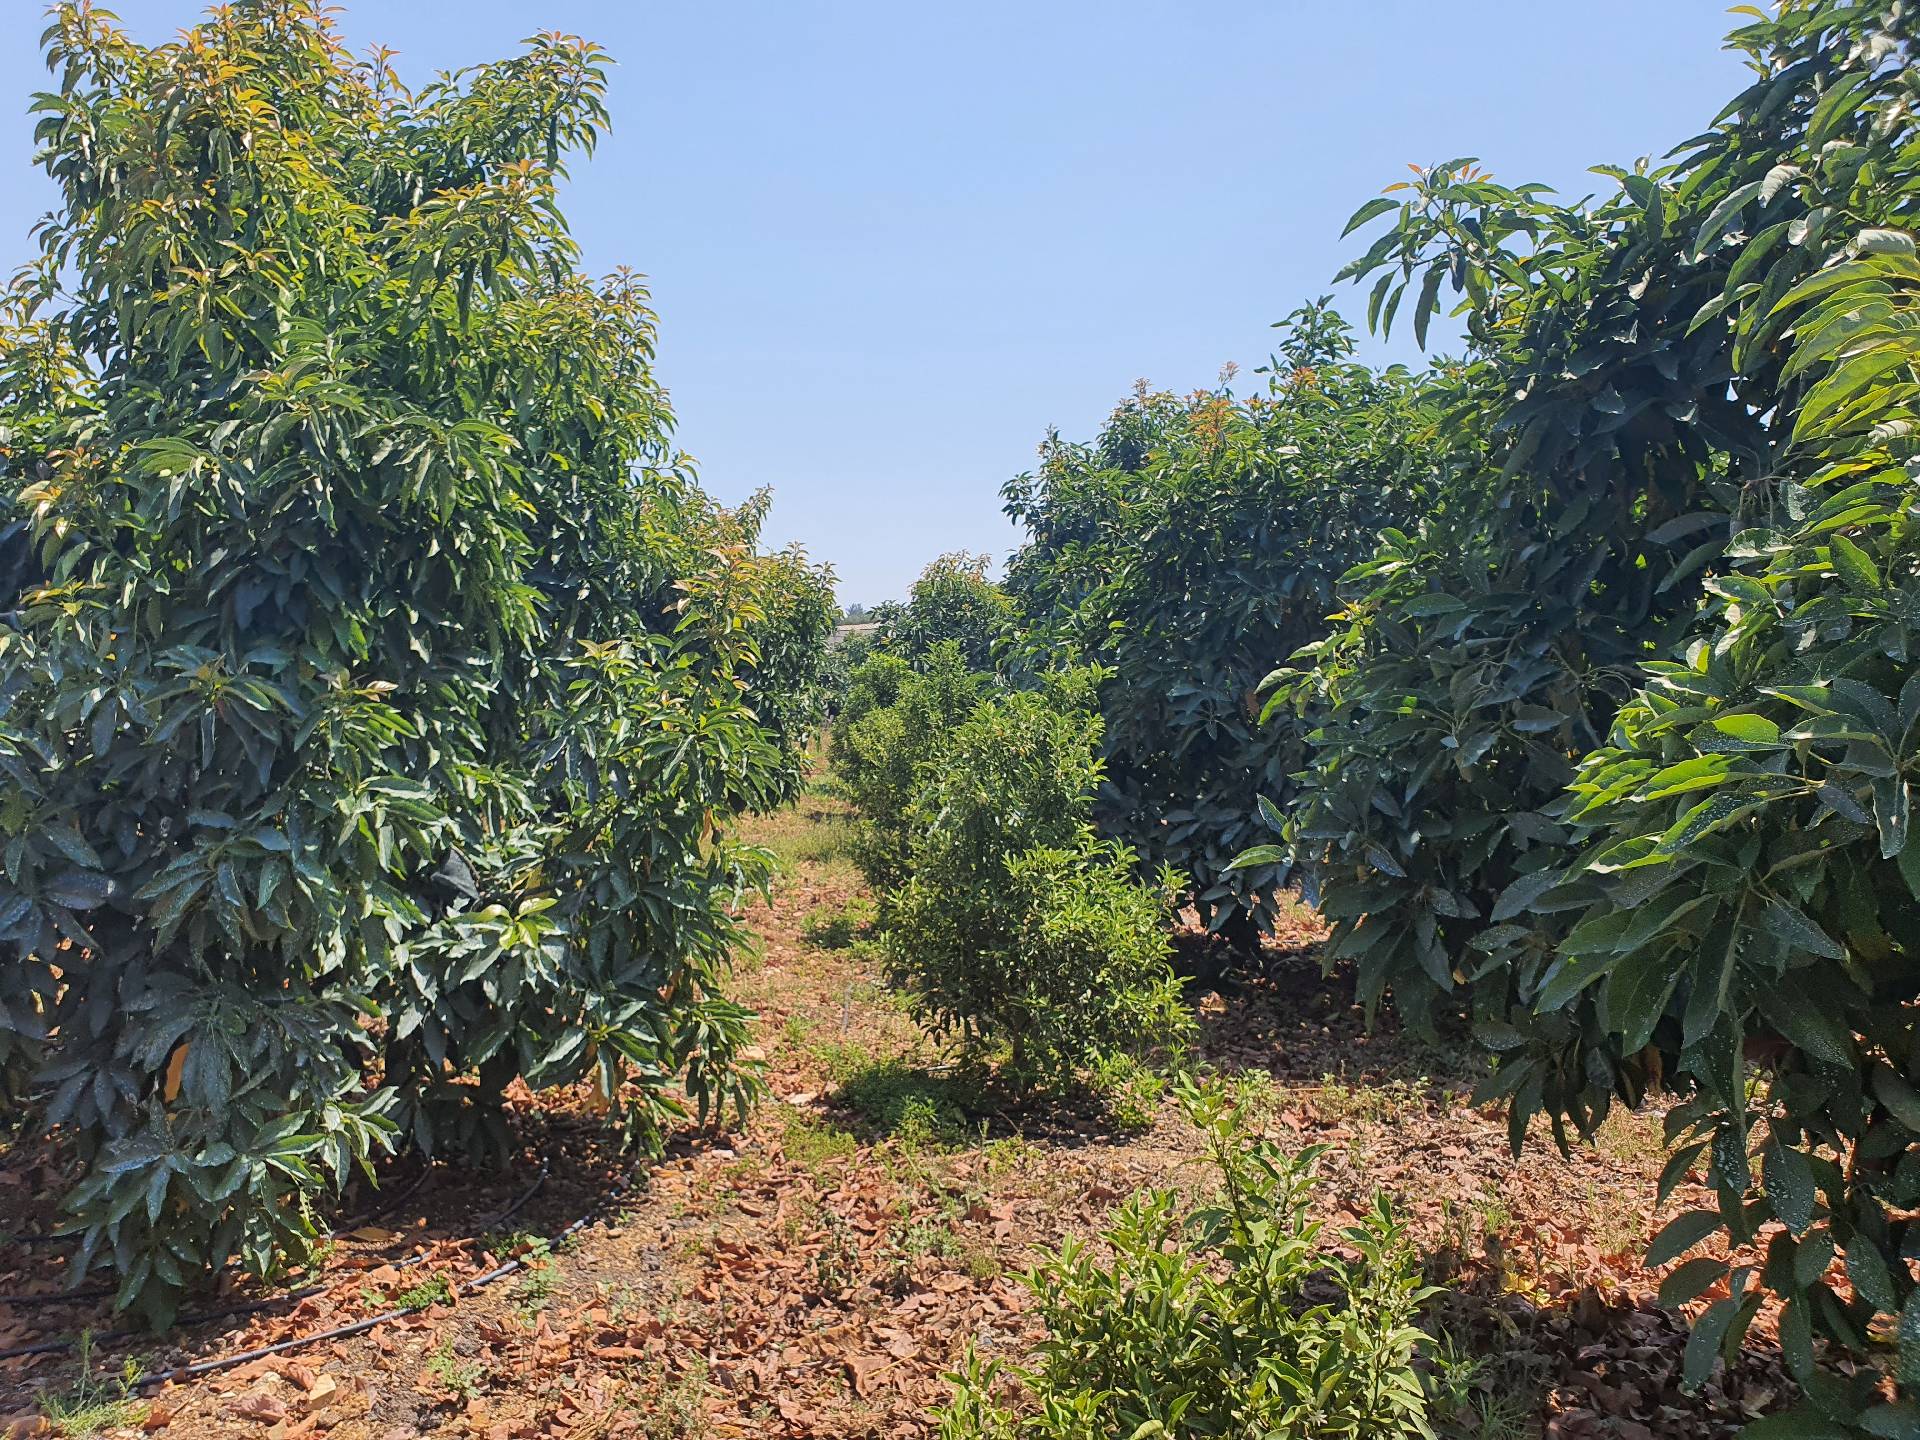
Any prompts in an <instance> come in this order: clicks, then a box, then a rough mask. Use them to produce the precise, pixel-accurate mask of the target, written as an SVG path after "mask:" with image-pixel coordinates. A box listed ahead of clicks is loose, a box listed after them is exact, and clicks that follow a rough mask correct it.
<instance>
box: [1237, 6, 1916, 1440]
mask: <svg viewBox="0 0 1920 1440" xmlns="http://www.w3.org/2000/svg"><path fill="white" fill-rule="evenodd" d="M1750 13H1751V14H1753V16H1754V17H1755V18H1754V19H1753V20H1752V23H1750V24H1744V25H1743V26H1742V28H1741V29H1739V30H1738V31H1736V32H1735V34H1734V36H1733V40H1732V43H1733V44H1734V45H1735V46H1736V47H1738V48H1739V49H1741V50H1743V51H1744V52H1746V53H1747V54H1748V56H1749V57H1750V59H1751V61H1752V66H1753V70H1754V72H1755V74H1754V80H1753V83H1752V84H1751V85H1750V86H1749V87H1748V88H1747V89H1746V90H1745V91H1743V92H1742V93H1741V94H1740V95H1738V96H1737V97H1735V99H1734V100H1733V101H1732V102H1731V103H1729V104H1728V106H1727V107H1726V108H1725V109H1724V110H1723V111H1722V112H1721V114H1720V115H1719V116H1718V117H1717V118H1716V120H1715V121H1714V123H1713V124H1712V126H1711V127H1710V128H1709V129H1708V130H1707V131H1706V132H1704V133H1703V134H1702V135H1701V136H1699V137H1697V138H1695V139H1694V140H1691V141H1689V142H1687V143H1686V144H1684V145H1682V146H1681V147H1680V148H1679V149H1678V150H1677V151H1676V152H1675V157H1676V158H1674V159H1673V161H1672V162H1671V163H1670V164H1668V165H1665V166H1662V167H1659V168H1652V167H1647V166H1644V165H1643V166H1637V167H1635V168H1633V169H1631V170H1623V171H1618V172H1613V173H1614V174H1615V178H1616V179H1617V180H1618V181H1619V185H1620V191H1619V193H1618V195H1616V196H1613V197H1610V198H1609V199H1606V200H1604V201H1602V202H1600V203H1599V204H1597V205H1581V206H1571V207H1568V206H1559V205H1553V204H1549V203H1547V202H1545V201H1544V200H1542V199H1541V198H1540V197H1539V195H1538V194H1537V192H1536V190H1535V189H1534V188H1533V187H1518V188H1508V187H1503V186H1499V185H1496V184H1494V183H1493V182H1492V181H1491V180H1489V179H1488V178H1486V177H1485V176H1484V175H1482V174H1480V173H1478V172H1477V171H1476V170H1474V169H1472V168H1470V167H1466V166H1463V165H1461V164H1449V165H1443V166H1440V167H1436V168H1435V169H1434V170H1431V171H1426V172H1422V173H1421V175H1420V176H1419V177H1418V178H1417V179H1416V181H1415V182H1414V183H1413V184H1412V185H1410V186H1408V187H1404V188H1403V189H1402V190H1401V193H1402V194H1403V195H1404V196H1405V198H1403V199H1402V198H1396V197H1395V196H1385V197H1382V198H1381V199H1380V200H1377V201H1375V202H1373V203H1372V204H1370V205H1369V206H1368V207H1366V208H1365V209H1363V210H1362V212H1361V213H1360V215H1359V216H1357V217H1356V223H1365V222H1366V221H1368V220H1370V219H1373V218H1375V217H1379V216H1386V215H1392V216H1393V217H1394V218H1393V223H1392V224H1391V226H1390V227H1389V228H1388V230H1387V231H1386V233H1384V234H1383V235H1382V236H1381V237H1380V239H1379V240H1378V241H1377V242H1376V243H1375V245H1374V246H1373V248H1372V249H1371V250H1370V251H1369V253H1368V254H1367V255H1366V256H1365V257H1363V258H1362V259H1361V260H1360V261H1358V262H1357V263H1356V265H1355V267H1354V270H1355V271H1356V273H1371V272H1375V271H1377V272H1379V276H1378V279H1377V281H1376V289H1375V291H1374V295H1375V302H1374V303H1375V307H1376V310H1377V312H1378V314H1379V316H1380V318H1381V321H1382V323H1386V322H1387V321H1388V320H1389V319H1390V317H1391V315H1392V313H1393V310H1394V307H1395V306H1396V305H1397V303H1398V301H1399V299H1400V298H1401V297H1402V296H1404V295H1405V294H1406V293H1407V291H1408V290H1410V289H1411V290H1413V291H1414V293H1415V295H1416V299H1415V302H1414V303H1415V312H1414V314H1415V320H1416V324H1418V323H1420V322H1421V321H1422V320H1423V319H1424V317H1425V316H1427V315H1428V314H1430V313H1431V311H1432V309H1433V307H1434V306H1435V304H1436V303H1437V301H1438V297H1439V296H1440V294H1441V293H1442V291H1443V290H1444V289H1445V288H1447V287H1449V286H1452V287H1453V288H1454V289H1455V290H1456V291H1457V292H1458V293H1459V294H1460V295H1461V297H1462V299H1461V303H1462V306H1463V308H1464V310H1465V312H1466V314H1467V317H1468V331H1469V336H1470V338H1471V340H1472V342H1473V345H1474V354H1473V357H1472V361H1471V363H1470V364H1469V366H1468V367H1466V369H1465V370H1464V371H1463V372H1462V375H1461V377H1460V379H1461V383H1460V385H1459V386H1458V387H1457V390H1456V393H1455V395H1454V396H1453V397H1452V399H1451V402H1450V403H1451V404H1452V406H1453V410H1452V413H1453V415H1454V416H1455V420H1454V423H1455V424H1457V425H1458V426H1459V427H1460V428H1461V429H1462V430H1463V431H1466V432H1477V433H1478V434H1480V435H1481V436H1483V437H1484V444H1485V446H1486V450H1487V456H1488V461H1489V462H1490V463H1486V464H1469V465H1465V466H1462V467H1459V468H1458V469H1457V470H1455V471H1453V472H1451V473H1450V478H1449V479H1448V481H1447V483H1446V484H1445V485H1444V486H1443V487H1442V489H1441V491H1440V494H1439V497H1438V503H1437V504H1436V506H1435V507H1434V513H1433V515H1432V516H1431V517H1430V518H1429V519H1428V520H1427V521H1426V522H1425V523H1424V524H1423V525H1421V526H1420V527H1417V528H1410V529H1409V530H1407V531H1406V532H1404V533H1396V534H1394V535H1392V536H1390V537H1388V539H1387V542H1386V543H1385V544H1384V545H1383V546H1382V548H1381V550H1380V552H1379V554H1378V555H1376V556H1375V558H1374V559H1373V560H1372V561H1370V562H1369V563H1368V564H1366V565H1364V566H1361V567H1358V568H1357V569H1356V570H1355V571H1354V572H1353V573H1352V574H1351V575H1350V576H1349V577H1348V580H1347V582H1346V584H1345V586H1344V587H1343V588H1344V589H1345V590H1346V593H1347V595H1348V597H1349V605H1348V620H1347V621H1346V623H1345V624H1344V625H1343V627H1342V628H1341V629H1340V630H1339V631H1338V632H1336V634H1335V635H1334V636H1333V637H1331V638H1330V639H1329V640H1327V641H1326V642H1323V643H1321V644H1319V645H1317V646H1314V647H1309V648H1308V649H1307V650H1306V651H1304V652H1302V654H1301V655H1300V656H1298V657H1296V661H1295V664H1294V666H1293V667H1291V669H1290V670H1288V671H1287V672H1285V673H1283V674H1282V675H1281V676H1280V677H1279V680H1278V682H1277V683H1278V693H1277V699H1276V702H1275V703H1276V705H1277V706H1281V707H1289V708H1290V709H1291V711H1292V713H1293V714H1295V715H1296V716H1301V717H1305V718H1307V719H1308V720H1310V721H1312V722H1315V723H1316V724H1317V728H1316V730H1315V731H1314V743H1315V746H1316V758H1315V762H1314V764H1313V766H1312V769H1311V772H1310V774H1309V776H1308V777H1307V781H1306V786H1307V790H1306V796H1305V800H1304V803H1303V804H1302V805H1301V806H1300V808H1299V809H1298V811H1297V813H1296V814H1295V816H1294V817H1292V819H1291V821H1290V822H1289V826H1288V834H1289V837H1290V839H1291V841H1292V845H1293V850H1292V853H1293V854H1294V855H1295V857H1296V858H1299V859H1301V860H1303V861H1304V862H1305V863H1306V864H1307V865H1308V866H1309V868H1310V870H1311V872H1312V874H1313V877H1314V879H1315V880H1316V881H1317V884H1318V893H1319V895H1320V896H1321V899H1322V903H1323V906H1324V908H1325V909H1326V910H1327V912H1328V914H1329V916H1330V917H1331V918H1332V919H1333V920H1334V921H1335V938H1334V941H1333V943H1332V945H1331V947H1330V952H1329V953H1330V954H1331V955H1333V956H1335V957H1340V956H1347V957H1351V958H1353V959H1354V960H1355V961H1356V962H1357V964H1358V968H1359V973H1360V977H1361V983H1362V988H1363V994H1364V995H1365V997H1366V998H1367V999H1369V1000H1370V1001H1371V1000H1374V999H1377V998H1378V997H1379V995H1380V994H1381V993H1382V991H1383V990H1384V989H1390V990H1391V992H1392V995H1393V998H1394V1001H1395V1003H1396V1004H1397V1005H1398V1006H1400V1007H1401V1008H1402V1009H1404V1010H1407V1011H1409V1012H1411V1013H1412V1014H1414V1015H1415V1016H1416V1018H1418V1017H1420V1016H1423V1015H1425V1014H1427V1013H1429V1012H1430V1011H1432V1010H1433V1009H1434V1008H1436V1007H1437V1006H1439V1005H1442V1004H1445V1005H1454V1004H1470V1007H1471V1010H1472V1012H1473V1014H1474V1016H1475V1019H1476V1022H1477V1024H1476V1028H1477V1031H1478V1033H1479V1035H1480V1037H1481V1038H1482V1039H1483V1040H1484V1041H1485V1043H1486V1044H1488V1045H1489V1046H1490V1047H1492V1048H1493V1049H1494V1050H1495V1051H1496V1052H1497V1053H1498V1056H1499V1063H1498V1068H1497V1070H1496V1071H1495V1074H1494V1077H1493V1080H1492V1082H1491V1084H1490V1086H1489V1087H1488V1093H1489V1094H1491V1095H1504V1096H1507V1097H1509V1098H1510V1100H1511V1116H1512V1123H1513V1136H1514V1141H1515V1144H1516V1146H1517V1145H1518V1144H1519V1143H1520V1142H1521V1140H1522V1138H1523V1136H1524V1135H1525V1133H1526V1128H1527V1123H1528V1121H1529V1118H1530V1117H1532V1116H1534V1115H1537V1114H1541V1113H1543V1112H1544V1113H1545V1114H1546V1115H1547V1116H1548V1117H1549V1118H1550V1120H1551V1122H1552V1124H1553V1126H1554V1128H1555V1130H1556V1133H1557V1134H1559V1135H1560V1137H1561V1139H1562V1143H1565V1142H1566V1139H1567V1127H1568V1126H1569V1125H1570V1126H1572V1127H1574V1128H1577V1129H1579V1130H1580V1131H1582V1132H1589V1133H1590V1132H1591V1131H1592V1129H1593V1128H1594V1127H1595V1126H1597V1125H1598V1123H1599V1122H1600V1120H1601V1119H1603V1118H1604V1117H1605V1115H1606V1114H1607V1111H1608V1108H1609V1106H1610V1105H1611V1104H1612V1103H1614V1102H1615V1101H1616V1100H1619V1099H1624V1100H1627V1101H1629V1102H1632V1101H1636V1100H1638V1099H1639V1098H1640V1096H1641V1095H1642V1094H1644V1093H1645V1092H1646V1091H1647V1090H1649V1089H1650V1088H1652V1087H1656V1086H1660V1087H1665V1088H1667V1089H1670V1090H1674V1091H1677V1092H1679V1095H1680V1097H1681V1102H1682V1103H1681V1104H1680V1105H1679V1106H1678V1107H1677V1108H1675V1109H1674V1110H1673V1111H1671V1112H1670V1114H1669V1117H1668V1127H1667V1128H1668V1135H1669V1140H1670V1142H1671V1144H1672V1146H1673V1154H1672V1157H1671V1161H1670V1163H1669V1165H1668V1167H1667V1174H1666V1177H1665V1180H1664V1182H1663V1190H1664V1189H1669V1188H1671V1187H1672V1186H1673V1185H1674V1184H1676V1183H1678V1181H1679V1180H1680V1179H1681V1178H1682V1177H1683V1176H1685V1175H1687V1174H1688V1173H1689V1172H1690V1171H1691V1170H1692V1169H1693V1168H1694V1167H1701V1168H1703V1169H1704V1171H1705V1174H1706V1178H1707V1180H1708V1182H1709V1183H1710V1185H1711V1187H1712V1189H1713V1190H1714V1192H1715V1194H1716V1197H1717V1204H1716V1205H1715V1207H1714V1208H1711V1209H1705V1210H1699V1211H1694V1212H1689V1213H1686V1214H1682V1215H1680V1216H1678V1217H1676V1218H1675V1219H1673V1220H1672V1221H1671V1223H1670V1224H1669V1225H1668V1226H1667V1227H1666V1228H1665V1229H1664V1230H1663V1231H1662V1232H1661V1235H1660V1236H1659V1238H1658V1239H1657V1240H1656V1241H1655V1243H1654V1247H1653V1251H1652V1255H1651V1257H1650V1258H1652V1259H1653V1260H1654V1261H1655V1262H1657V1263H1665V1262H1667V1261H1671V1260H1675V1259H1679V1258H1681V1257H1683V1256H1686V1255H1687V1253H1688V1252H1689V1251H1690V1250H1692V1248H1693V1247H1694V1246H1696V1245H1697V1244H1699V1243H1700V1242H1702V1241H1704V1240H1706V1239H1707V1238H1708V1237H1709V1236H1710V1235H1713V1234H1714V1233H1715V1232H1716V1231H1720V1232H1724V1234H1725V1237H1726V1238H1727V1239H1728V1240H1729V1241H1730V1242H1731V1245H1732V1252H1731V1253H1732V1260H1731V1261H1730V1262H1729V1261H1723V1260H1720V1259H1716V1258H1710V1257H1706V1256H1698V1257H1695V1258H1692V1259H1689V1260H1687V1261H1686V1263H1684V1264H1682V1265H1680V1266H1679V1267H1678V1268H1677V1269H1675V1270H1674V1271H1673V1272H1672V1274H1671V1275H1670V1276H1669V1277H1668V1278H1667V1281H1666V1283H1665V1284H1664V1285H1663V1287H1662V1293H1663V1296H1664V1298H1666V1299H1667V1300H1668V1301H1669V1302H1670V1303H1680V1302H1684V1301H1689V1300H1692V1299H1694V1298H1696V1297H1699V1296H1702V1295H1711V1296H1712V1300H1711V1303H1710V1304H1709V1305H1708V1306H1707V1307H1706V1308H1705V1310H1704V1311H1703V1313H1702V1314H1701V1315H1700V1316H1699V1318H1698V1320H1697V1322H1696V1325H1695V1329H1694V1335H1693V1339H1692V1341H1691V1342H1690V1344H1689V1347H1688V1354H1687V1358H1686V1366H1685V1369H1686V1375H1687V1379H1688V1380H1689V1382H1690V1383H1698V1382H1700V1381H1701V1380H1703V1379H1704V1378H1705V1377H1706V1375H1707V1374H1708V1373H1709V1372H1710V1370H1711V1368H1712V1366H1713V1364H1714V1361H1715V1359H1716V1357H1717V1356H1719V1355H1723V1354H1727V1353H1730V1352H1731V1351H1732V1349H1733V1348H1734V1347H1737V1346H1738V1345H1739V1343H1740V1341H1741V1339H1742V1337H1743V1336H1744V1335H1745V1334H1746V1332H1747V1329H1748V1327H1749V1326H1750V1324H1751V1323H1752V1321H1753V1320H1754V1319H1755V1317H1756V1316H1757V1315H1758V1314H1759V1313H1760V1310H1761V1307H1762V1304H1763V1301H1764V1299H1765V1297H1766V1295H1767V1294H1768V1293H1772V1294H1775V1295H1777V1296H1780V1297H1782V1298H1784V1299H1785V1301H1786V1304H1785V1307H1784V1309H1783V1310H1782V1312H1781V1315H1780V1337H1781V1343H1782V1347H1783V1349H1784V1351H1785V1353H1786V1357H1787V1361H1788V1365H1789V1367H1790V1369H1791V1370H1792V1371H1793V1373H1794V1375H1795V1377H1796V1379H1798V1380H1799V1381H1800V1383H1801V1384H1802V1385H1803V1386H1804V1387H1805V1389H1806V1392H1807V1405H1806V1407H1804V1408H1803V1409H1801V1410H1800V1411H1798V1412H1795V1413H1793V1414H1791V1415H1785V1416H1781V1417H1778V1418H1777V1419H1776V1420H1772V1421H1768V1422H1763V1424H1762V1425H1760V1426H1757V1427H1754V1430H1753V1431H1750V1432H1749V1433H1756V1434H1757V1433H1760V1432H1768V1433H1776V1434H1780V1435H1796V1436H1798V1435H1822V1436H1825V1435H1880V1436H1885V1435H1904V1434H1910V1433H1914V1432H1915V1429H1916V1426H1920V1342H1917V1341H1916V1338H1915V1337H1916V1336H1920V1298H1916V1297H1917V1296H1920V1286H1917V1285H1916V1283H1915V1280H1914V1277H1913V1272H1912V1268H1911V1260H1910V1257H1911V1256H1912V1255H1913V1254H1914V1253H1916V1232H1915V1231H1914V1230H1913V1222H1912V1219H1911V1216H1912V1213H1913V1211H1914V1208H1915V1206H1916V1204H1920V1104H1916V1103H1915V1096H1916V1094H1920V1091H1917V1090H1916V1082H1917V1081H1920V1047H1916V1044H1915V1039H1914V1033H1913V1010H1914V1005H1915V1002H1916V1000H1917V999H1920V983H1916V973H1917V972H1916V968H1915V967H1916V945H1917V944H1920V868H1916V867H1917V865H1920V862H1916V860H1915V859H1914V854H1913V848H1912V846H1911V845H1910V844H1909V841H1908V836H1909V834H1910V832H1911V830H1912V822H1913V811H1914V779H1915V774H1916V769H1915V767H1916V765H1917V764H1920V760H1916V751H1915V744H1916V739H1917V738H1920V736H1917V732H1920V683H1916V682H1915V681H1914V679H1913V668H1914V666H1913V655H1914V653H1915V646H1916V643H1920V634H1916V629H1917V627H1920V599H1917V598H1916V597H1920V588H1917V587H1920V572H1917V570H1916V564H1917V561H1916V551H1915V546H1914V542H1913V523H1914V518H1915V515H1916V513H1920V512H1916V503H1917V498H1920V488H1917V487H1920V482H1917V481H1916V476H1917V475H1920V464H1917V463H1916V456H1915V449H1914V437H1915V435H1916V433H1920V431H1917V429H1916V426H1917V424H1920V416H1917V415H1916V412H1915V403H1916V395H1917V394H1920V386H1917V382H1920V372H1916V360H1917V359H1920V346H1916V344H1915V339H1914V337H1915V334H1916V323H1915V317H1916V314H1920V311H1917V310H1916V304H1920V269H1916V266H1915V263H1914V259H1913V257H1914V252H1915V239H1914V222H1915V217H1916V195H1917V194H1920V163H1917V162H1920V130H1917V129H1916V126H1915V123H1914V118H1913V117H1914V113H1915V112H1914V103H1915V99H1916V93H1915V90H1916V85H1915V78H1914V77H1915V66H1914V58H1915V57H1914V45H1915V34H1914V25H1913V20H1912V18H1911V16H1910V15H1909V14H1908V13H1907V12H1906V11H1905V10H1904V9H1901V8H1898V7H1894V8H1891V9H1882V8H1877V7H1869V6H1862V5H1854V4H1847V3H1839V0H1791V3H1788V4H1785V5H1783V6H1782V7H1780V10H1779V13H1778V15H1777V16H1774V17H1766V16H1761V15H1760V14H1759V12H1750ZM1253 858H1254V860H1255V861H1256V862H1258V861H1260V860H1262V858H1263V857H1260V856H1258V855H1256V856H1255V857H1253ZM1842 1277H1844V1283H1842ZM1822 1344H1824V1345H1828V1346H1832V1347H1836V1348H1837V1349H1838V1350H1840V1351H1845V1352H1852V1358H1851V1359H1850V1361H1849V1363H1848V1364H1847V1365H1846V1366H1845V1367H1844V1369H1843V1370H1841V1371H1839V1372H1836V1371H1835V1370H1833V1369H1828V1368H1822V1367H1819V1366H1817V1365H1816V1357H1817V1356H1818V1353H1819V1347H1820V1346H1821V1345H1822ZM1862 1357H1864V1358H1866V1359H1868V1360H1869V1361H1879V1362H1884V1363H1881V1364H1878V1365H1876V1364H1871V1363H1870V1364H1866V1365H1861V1364H1859V1363H1857V1362H1858V1360H1859V1359H1860V1358H1862Z"/></svg>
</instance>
